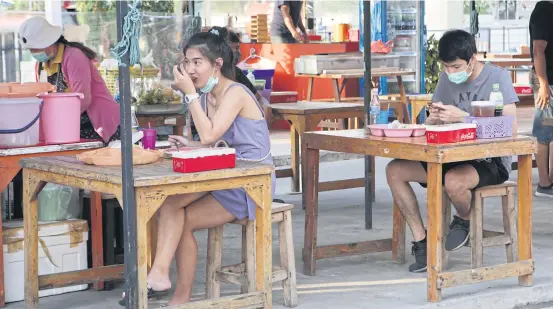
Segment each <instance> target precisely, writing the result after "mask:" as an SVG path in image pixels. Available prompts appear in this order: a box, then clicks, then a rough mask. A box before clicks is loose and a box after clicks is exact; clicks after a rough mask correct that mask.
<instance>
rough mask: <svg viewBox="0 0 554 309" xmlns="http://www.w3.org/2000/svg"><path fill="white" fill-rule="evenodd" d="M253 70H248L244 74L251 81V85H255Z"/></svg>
mask: <svg viewBox="0 0 554 309" xmlns="http://www.w3.org/2000/svg"><path fill="white" fill-rule="evenodd" d="M253 72H254V70H248V74H246V78H248V80H249V81H250V82H251V83H252V85H256V76H254V73H253Z"/></svg>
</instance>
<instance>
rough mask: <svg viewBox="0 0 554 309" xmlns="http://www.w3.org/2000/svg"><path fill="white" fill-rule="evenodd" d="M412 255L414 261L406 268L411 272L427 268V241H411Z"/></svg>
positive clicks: (422, 270)
mask: <svg viewBox="0 0 554 309" xmlns="http://www.w3.org/2000/svg"><path fill="white" fill-rule="evenodd" d="M412 255H414V256H415V263H413V264H412V265H410V267H409V268H408V269H409V270H410V272H412V273H422V272H424V271H426V270H427V241H425V242H419V241H412Z"/></svg>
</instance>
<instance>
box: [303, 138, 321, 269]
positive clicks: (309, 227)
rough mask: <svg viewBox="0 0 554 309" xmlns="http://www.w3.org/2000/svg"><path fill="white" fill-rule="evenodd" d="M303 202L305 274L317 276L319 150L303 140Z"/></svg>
mask: <svg viewBox="0 0 554 309" xmlns="http://www.w3.org/2000/svg"><path fill="white" fill-rule="evenodd" d="M302 160H303V162H302V204H303V206H304V208H305V209H306V223H305V231H304V251H303V252H302V257H303V259H304V274H305V275H308V276H315V263H316V259H315V253H316V248H317V213H318V192H319V150H318V149H309V148H308V147H307V143H306V142H305V141H302Z"/></svg>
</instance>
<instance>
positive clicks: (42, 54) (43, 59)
mask: <svg viewBox="0 0 554 309" xmlns="http://www.w3.org/2000/svg"><path fill="white" fill-rule="evenodd" d="M31 56H33V58H35V59H36V60H37V61H38V62H47V61H48V60H50V56H48V54H47V53H46V52H45V51H41V52H38V53H31Z"/></svg>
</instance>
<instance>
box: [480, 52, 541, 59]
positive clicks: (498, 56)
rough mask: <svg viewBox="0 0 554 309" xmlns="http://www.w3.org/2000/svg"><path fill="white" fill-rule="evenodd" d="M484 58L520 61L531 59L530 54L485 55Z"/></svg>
mask: <svg viewBox="0 0 554 309" xmlns="http://www.w3.org/2000/svg"><path fill="white" fill-rule="evenodd" d="M486 58H487V59H488V58H509V59H522V58H531V54H519V53H487V54H486Z"/></svg>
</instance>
